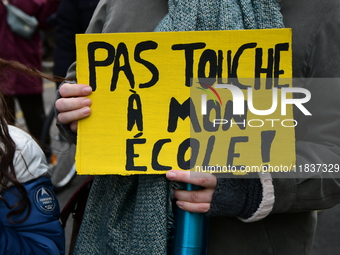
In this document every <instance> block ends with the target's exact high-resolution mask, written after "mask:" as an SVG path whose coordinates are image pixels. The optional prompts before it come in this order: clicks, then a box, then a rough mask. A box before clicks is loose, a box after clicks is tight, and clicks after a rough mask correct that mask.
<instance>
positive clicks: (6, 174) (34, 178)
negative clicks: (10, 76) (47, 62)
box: [0, 58, 65, 255]
mask: <svg viewBox="0 0 340 255" xmlns="http://www.w3.org/2000/svg"><path fill="white" fill-rule="evenodd" d="M11 69H12V70H14V71H19V72H24V73H27V72H28V73H31V74H32V73H33V72H34V70H30V69H28V68H26V67H25V66H23V65H20V64H18V63H15V62H10V61H6V60H3V59H1V58H0V75H1V74H4V73H5V72H6V71H9V70H11ZM6 74H7V72H6ZM35 75H40V74H39V73H38V72H35ZM1 78H4V77H1ZM1 80H3V79H1ZM1 80H0V82H1ZM7 112H8V110H7V109H6V105H5V103H4V100H3V96H2V94H1V93H0V254H12V255H17V254H18V255H19V254H20V255H26V254H50V255H60V254H64V253H65V244H64V243H65V240H64V231H63V229H62V226H61V224H60V222H59V216H60V209H59V204H58V201H57V198H56V196H55V194H54V192H53V186H52V184H51V181H50V176H51V172H50V170H49V168H48V165H47V163H46V158H45V155H44V153H43V151H42V150H41V148H40V147H39V145H38V144H37V143H36V142H35V141H34V139H33V138H32V137H31V136H30V135H28V134H27V133H26V132H24V131H23V130H21V129H19V128H17V127H14V126H11V125H8V124H7V119H6V117H7Z"/></svg>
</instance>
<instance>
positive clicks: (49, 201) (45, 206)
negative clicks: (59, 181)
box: [35, 187, 57, 213]
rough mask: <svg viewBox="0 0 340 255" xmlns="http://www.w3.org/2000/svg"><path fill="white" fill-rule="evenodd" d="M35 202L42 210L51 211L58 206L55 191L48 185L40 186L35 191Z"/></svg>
mask: <svg viewBox="0 0 340 255" xmlns="http://www.w3.org/2000/svg"><path fill="white" fill-rule="evenodd" d="M35 202H36V203H35V204H36V206H37V207H38V209H39V210H40V211H41V212H44V213H50V212H53V210H54V209H55V208H56V204H57V201H56V198H55V196H54V194H53V192H52V191H51V190H50V189H49V188H46V187H41V188H38V189H37V191H36V192H35Z"/></svg>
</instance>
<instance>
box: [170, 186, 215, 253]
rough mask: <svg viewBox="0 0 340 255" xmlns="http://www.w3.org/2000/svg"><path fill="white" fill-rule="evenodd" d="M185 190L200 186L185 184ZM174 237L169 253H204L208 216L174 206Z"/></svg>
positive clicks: (206, 245) (206, 241)
mask: <svg viewBox="0 0 340 255" xmlns="http://www.w3.org/2000/svg"><path fill="white" fill-rule="evenodd" d="M185 185H186V187H185V189H186V190H198V189H199V188H200V187H199V186H196V185H192V184H188V183H187V184H185ZM174 216H175V226H174V239H173V240H172V243H171V248H170V255H206V254H207V248H208V218H207V217H206V216H205V215H204V214H203V213H192V212H187V211H184V210H182V209H180V208H179V207H178V206H175V209H174Z"/></svg>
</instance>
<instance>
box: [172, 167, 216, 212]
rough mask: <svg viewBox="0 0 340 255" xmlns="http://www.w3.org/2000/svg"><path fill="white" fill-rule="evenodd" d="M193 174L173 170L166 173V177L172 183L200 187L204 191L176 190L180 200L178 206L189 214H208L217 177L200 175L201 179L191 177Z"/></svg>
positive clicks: (176, 195) (177, 197) (175, 195)
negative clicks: (176, 182) (177, 182)
mask: <svg viewBox="0 0 340 255" xmlns="http://www.w3.org/2000/svg"><path fill="white" fill-rule="evenodd" d="M190 175H192V173H190V172H186V171H181V170H171V171H169V172H167V173H166V177H167V178H168V179H169V180H171V181H179V182H185V183H190V184H194V185H198V186H201V187H203V188H204V189H200V190H195V191H188V190H175V193H174V197H175V198H176V199H178V201H177V202H176V204H177V205H178V207H179V208H181V209H183V210H185V211H188V212H197V213H206V212H207V211H209V209H210V202H211V200H212V194H213V193H214V191H215V187H216V177H215V176H214V175H211V174H207V173H199V175H197V176H199V178H196V177H192V176H190Z"/></svg>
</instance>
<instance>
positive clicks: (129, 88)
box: [76, 29, 296, 175]
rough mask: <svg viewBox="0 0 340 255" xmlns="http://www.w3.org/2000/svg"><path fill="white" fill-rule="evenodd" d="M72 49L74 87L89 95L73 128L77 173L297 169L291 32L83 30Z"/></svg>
mask: <svg viewBox="0 0 340 255" xmlns="http://www.w3.org/2000/svg"><path fill="white" fill-rule="evenodd" d="M76 43H77V79H78V83H81V84H88V85H90V86H91V87H92V88H93V90H94V92H93V93H92V95H91V96H90V98H91V100H92V106H91V109H92V114H91V116H90V117H88V118H86V119H84V120H81V121H80V122H79V125H78V127H79V128H78V141H77V153H76V168H77V172H78V173H79V174H96V175H100V174H119V175H130V174H162V173H165V172H166V171H168V170H170V169H183V170H188V169H192V170H196V171H197V169H198V170H199V169H201V170H202V169H204V167H205V166H223V167H225V168H226V167H227V166H229V167H232V169H233V168H237V169H238V170H240V169H241V170H242V168H244V167H246V166H247V167H250V166H258V167H262V170H263V166H266V167H268V166H280V165H281V166H287V167H289V166H292V164H294V162H295V138H294V125H296V122H295V120H294V119H293V116H292V107H291V103H287V102H288V101H287V100H286V98H288V99H289V98H291V93H290V91H289V87H291V81H290V79H289V78H291V77H292V67H291V64H292V44H291V31H290V30H289V29H270V30H238V31H200V32H152V33H116V34H86V35H77V38H76ZM282 98H283V100H282ZM285 100H286V101H285ZM233 109H235V111H234V110H233ZM266 110H267V111H266ZM290 168H291V167H290ZM265 170H266V169H265Z"/></svg>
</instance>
